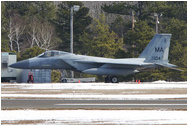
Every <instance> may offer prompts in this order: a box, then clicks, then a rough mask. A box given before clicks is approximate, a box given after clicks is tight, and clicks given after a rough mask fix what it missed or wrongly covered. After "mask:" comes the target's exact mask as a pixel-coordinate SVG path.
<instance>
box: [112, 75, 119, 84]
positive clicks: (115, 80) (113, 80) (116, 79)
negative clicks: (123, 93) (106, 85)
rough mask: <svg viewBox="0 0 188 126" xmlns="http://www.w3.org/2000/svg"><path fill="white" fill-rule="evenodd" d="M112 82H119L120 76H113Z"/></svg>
mask: <svg viewBox="0 0 188 126" xmlns="http://www.w3.org/2000/svg"><path fill="white" fill-rule="evenodd" d="M111 82H112V83H119V81H118V78H117V77H116V76H113V77H111Z"/></svg>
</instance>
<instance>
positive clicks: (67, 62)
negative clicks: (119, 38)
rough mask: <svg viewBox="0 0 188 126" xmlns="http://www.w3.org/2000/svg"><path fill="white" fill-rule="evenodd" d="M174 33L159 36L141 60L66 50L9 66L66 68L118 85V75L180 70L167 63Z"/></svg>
mask: <svg viewBox="0 0 188 126" xmlns="http://www.w3.org/2000/svg"><path fill="white" fill-rule="evenodd" d="M170 38H171V34H156V35H155V36H154V38H153V39H152V40H151V41H150V43H149V44H148V45H147V47H146V48H145V49H144V51H143V52H142V53H141V55H140V56H139V57H138V58H124V59H111V58H102V57H94V56H86V55H76V54H73V53H68V52H63V51H56V50H51V51H46V52H44V53H42V54H40V55H39V56H37V57H34V58H30V59H27V60H23V61H20V62H17V63H14V64H12V65H10V67H13V68H19V69H67V70H72V71H77V72H83V73H88V74H95V75H106V78H105V82H112V83H117V82H118V78H117V75H124V76H126V75H129V74H134V73H137V72H140V71H143V70H146V69H149V68H155V67H167V68H170V69H175V70H179V69H177V68H175V67H176V65H173V64H170V63H169V61H168V53H169V46H170Z"/></svg>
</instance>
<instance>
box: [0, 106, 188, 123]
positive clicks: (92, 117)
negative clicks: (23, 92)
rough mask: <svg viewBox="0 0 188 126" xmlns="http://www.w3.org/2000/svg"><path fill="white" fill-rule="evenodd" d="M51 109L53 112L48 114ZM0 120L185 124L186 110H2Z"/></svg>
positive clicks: (17, 121) (3, 121)
mask: <svg viewBox="0 0 188 126" xmlns="http://www.w3.org/2000/svg"><path fill="white" fill-rule="evenodd" d="M52 113H53V114H52ZM1 121H2V122H1V123H2V124H14V123H15V124H17V123H18V124H19V122H21V121H24V122H27V121H28V122H27V123H26V124H29V123H31V124H32V123H34V124H36V123H37V122H38V123H37V124H38V125H40V124H44V125H51V124H53V125H54V124H55V125H57V124H59V125H63V124H68V125H69V124H77V125H78V124H79V125H89V124H90V125H91V124H93V125H96V124H100V125H104V124H108V125H129V124H130V125H154V124H155V125H182V124H184V125H185V124H187V112H186V111H155V110H153V111H146V110H145V111H143V110H131V111H130V110H111V111H108V110H45V111H44V110H2V111H1Z"/></svg>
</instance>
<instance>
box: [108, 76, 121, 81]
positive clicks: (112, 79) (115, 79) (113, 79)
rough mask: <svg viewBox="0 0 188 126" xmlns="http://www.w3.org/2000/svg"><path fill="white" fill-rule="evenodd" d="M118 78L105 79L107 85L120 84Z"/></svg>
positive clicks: (109, 77)
mask: <svg viewBox="0 0 188 126" xmlns="http://www.w3.org/2000/svg"><path fill="white" fill-rule="evenodd" d="M118 82H119V81H118V78H117V77H116V76H107V77H105V83H118Z"/></svg>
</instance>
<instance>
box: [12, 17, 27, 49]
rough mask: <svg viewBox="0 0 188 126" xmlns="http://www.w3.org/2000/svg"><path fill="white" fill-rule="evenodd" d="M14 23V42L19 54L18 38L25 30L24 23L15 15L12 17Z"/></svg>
mask: <svg viewBox="0 0 188 126" xmlns="http://www.w3.org/2000/svg"><path fill="white" fill-rule="evenodd" d="M14 22H15V29H14V30H15V42H16V44H17V51H18V52H20V43H19V41H20V37H21V35H22V33H23V31H24V30H25V25H24V21H23V20H22V19H21V18H20V17H19V15H15V17H14Z"/></svg>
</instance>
